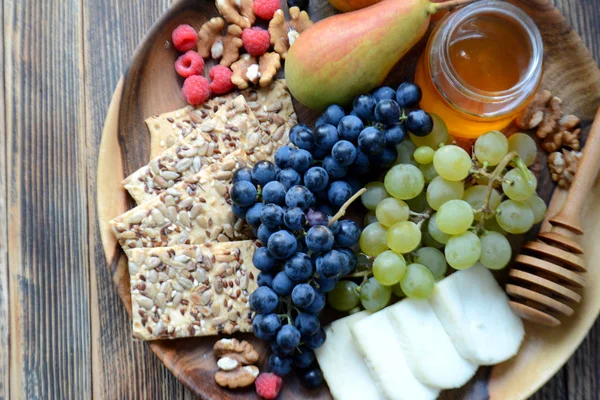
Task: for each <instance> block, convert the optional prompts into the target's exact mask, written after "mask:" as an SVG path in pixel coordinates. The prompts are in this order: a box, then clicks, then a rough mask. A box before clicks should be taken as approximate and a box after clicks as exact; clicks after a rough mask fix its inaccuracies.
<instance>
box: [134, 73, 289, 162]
mask: <svg viewBox="0 0 600 400" xmlns="http://www.w3.org/2000/svg"><path fill="white" fill-rule="evenodd" d="M240 94H241V95H242V96H244V98H245V99H246V101H247V102H248V105H249V106H250V109H251V110H252V111H253V112H254V113H255V114H257V117H259V116H260V117H259V121H260V125H261V127H262V128H263V130H264V132H265V133H266V134H267V135H269V136H270V135H272V134H276V135H281V137H282V138H283V140H284V141H285V140H287V135H288V133H289V130H290V128H291V127H292V126H294V125H295V124H296V122H297V120H296V112H295V111H294V105H293V103H292V97H291V96H290V94H289V92H288V91H287V84H286V83H285V80H284V79H280V80H277V81H275V82H273V84H272V85H270V86H269V87H266V88H249V89H246V90H243V91H241V92H240V91H235V92H232V93H230V94H227V95H224V96H220V97H215V98H213V99H211V100H209V101H208V102H206V103H205V104H203V105H202V106H199V107H198V108H196V109H194V108H193V107H191V106H187V107H184V108H181V109H179V110H175V111H171V112H168V113H165V114H160V115H156V116H153V117H150V118H148V119H146V125H147V126H148V130H149V131H150V143H151V149H150V157H151V158H154V157H156V156H158V155H160V153H162V152H163V151H164V150H165V149H167V148H168V147H171V146H172V145H173V144H175V143H177V142H179V141H181V140H182V139H183V138H185V137H186V136H188V135H189V134H190V133H191V132H193V131H194V130H195V129H196V127H197V125H200V124H202V122H203V121H206V120H208V119H210V118H211V117H212V116H213V115H214V114H215V113H216V112H218V111H219V110H220V109H221V108H223V107H225V106H226V105H227V104H228V103H229V102H231V101H232V100H233V99H234V98H235V97H237V96H239V95H240ZM282 127H283V128H282ZM276 132H281V133H276ZM286 143H287V142H286ZM284 144H285V143H284Z"/></svg>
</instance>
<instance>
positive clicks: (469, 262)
mask: <svg viewBox="0 0 600 400" xmlns="http://www.w3.org/2000/svg"><path fill="white" fill-rule="evenodd" d="M444 254H445V255H446V261H448V264H450V266H451V267H452V268H454V269H467V268H470V267H472V266H473V265H475V263H476V262H477V261H478V260H479V257H481V241H480V240H479V238H478V237H477V235H476V234H474V233H473V232H470V231H467V232H463V233H461V234H460V235H456V236H452V237H451V238H450V239H449V240H448V243H446V248H445V249H444Z"/></svg>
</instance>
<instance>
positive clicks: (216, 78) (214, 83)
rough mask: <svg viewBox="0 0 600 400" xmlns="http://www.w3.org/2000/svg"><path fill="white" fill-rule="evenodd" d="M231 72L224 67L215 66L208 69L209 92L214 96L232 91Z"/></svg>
mask: <svg viewBox="0 0 600 400" xmlns="http://www.w3.org/2000/svg"><path fill="white" fill-rule="evenodd" d="M232 74H233V72H231V70H230V69H229V68H227V67H226V66H224V65H215V66H214V67H212V68H211V69H210V72H209V73H208V76H210V80H211V82H210V90H211V92H213V93H214V94H226V93H229V92H231V91H232V90H233V82H231V75H232Z"/></svg>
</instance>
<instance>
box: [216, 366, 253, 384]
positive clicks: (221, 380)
mask: <svg viewBox="0 0 600 400" xmlns="http://www.w3.org/2000/svg"><path fill="white" fill-rule="evenodd" d="M259 373H260V370H259V369H258V367H256V366H254V365H246V366H244V367H239V368H236V369H234V370H231V371H217V373H216V374H215V382H217V384H218V385H219V386H223V387H228V388H229V389H236V388H242V387H246V386H250V385H252V384H253V383H254V381H255V380H256V377H257V376H258V374H259Z"/></svg>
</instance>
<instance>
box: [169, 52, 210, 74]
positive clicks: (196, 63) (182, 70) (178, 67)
mask: <svg viewBox="0 0 600 400" xmlns="http://www.w3.org/2000/svg"><path fill="white" fill-rule="evenodd" d="M175 71H177V73H178V74H179V76H181V77H182V78H187V77H188V76H192V75H202V73H203V72H204V59H203V58H202V57H200V54H198V53H196V52H195V51H194V50H190V51H188V52H186V53H185V54H182V55H181V56H179V58H178V59H177V61H175Z"/></svg>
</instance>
